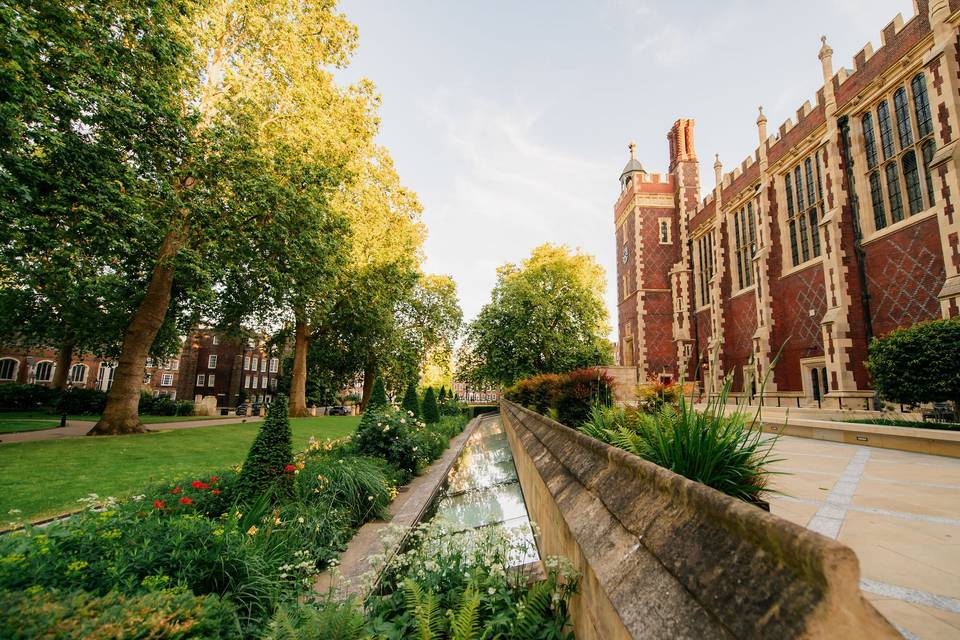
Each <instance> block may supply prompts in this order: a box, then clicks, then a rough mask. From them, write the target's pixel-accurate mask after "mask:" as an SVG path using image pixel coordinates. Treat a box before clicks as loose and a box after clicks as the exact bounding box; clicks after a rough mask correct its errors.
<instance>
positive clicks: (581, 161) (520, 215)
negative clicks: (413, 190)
mask: <svg viewBox="0 0 960 640" xmlns="http://www.w3.org/2000/svg"><path fill="white" fill-rule="evenodd" d="M422 108H423V112H424V113H425V115H426V117H427V118H429V120H430V121H431V124H433V125H435V126H436V127H438V128H439V132H438V134H439V136H438V137H439V138H440V139H441V141H442V143H443V147H444V155H443V158H442V161H443V162H445V163H446V167H445V170H447V171H450V172H451V174H452V178H451V180H450V181H449V184H448V186H447V188H446V189H443V190H440V191H423V190H421V192H420V195H421V198H422V199H423V201H424V204H425V213H424V217H425V221H426V222H427V225H428V227H429V229H430V236H429V238H428V240H427V251H426V253H427V255H428V256H429V258H428V261H427V264H426V268H427V269H428V270H430V271H433V272H437V273H449V274H451V275H453V276H454V278H455V279H456V280H457V283H458V285H459V293H460V297H461V303H462V305H463V307H464V315H465V317H467V318H470V317H473V316H474V315H475V314H476V313H477V312H478V311H479V310H480V307H481V306H482V305H483V304H485V303H486V302H487V301H488V300H489V292H490V290H491V288H492V287H493V285H494V283H495V281H496V267H497V266H499V265H500V264H502V263H503V262H506V261H510V262H516V261H519V260H522V259H523V258H524V257H526V256H527V255H529V253H530V250H531V249H532V248H533V247H535V246H537V245H539V244H542V243H544V242H554V243H564V244H568V245H570V246H574V247H576V246H579V247H581V248H582V249H583V250H584V251H586V252H588V253H592V254H594V255H598V257H601V259H602V257H603V256H606V255H610V254H611V251H612V246H613V239H612V238H613V222H612V216H613V214H612V212H611V207H612V202H613V199H614V198H615V196H616V176H615V175H614V176H612V177H611V171H610V167H609V166H606V165H604V164H599V163H597V162H595V161H592V160H590V159H588V158H586V157H584V156H583V155H581V154H578V153H577V152H576V150H570V149H565V148H563V147H562V146H560V145H558V144H556V143H555V142H554V141H552V140H550V139H548V138H546V137H545V136H544V135H543V134H542V133H541V131H542V130H543V127H542V124H543V117H544V115H545V108H544V107H543V106H542V105H531V104H525V103H522V102H514V103H506V102H503V101H495V100H491V99H489V98H481V97H479V96H478V95H476V94H474V93H473V92H471V91H470V90H469V89H465V88H462V89H458V90H450V89H445V90H442V91H438V92H436V93H435V94H433V95H432V96H431V97H430V98H429V99H428V100H426V101H424V103H423V105H422ZM494 256H495V257H494ZM604 266H605V267H607V268H608V271H609V269H610V268H611V267H612V259H611V264H610V265H607V264H604ZM607 275H608V280H610V279H611V275H610V273H608V274H607ZM614 277H615V276H614ZM612 295H613V294H612V293H611V298H612ZM610 306H611V310H612V308H613V307H612V301H611V304H610Z"/></svg>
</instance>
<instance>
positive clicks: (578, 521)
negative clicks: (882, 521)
mask: <svg viewBox="0 0 960 640" xmlns="http://www.w3.org/2000/svg"><path fill="white" fill-rule="evenodd" d="M501 415H502V417H503V422H504V426H505V427H506V431H507V435H508V437H509V438H510V444H511V447H512V448H513V455H514V460H515V463H516V466H517V472H518V474H519V476H520V483H521V486H522V488H523V492H524V499H525V500H526V503H527V510H528V511H529V513H530V517H531V518H532V519H533V520H534V521H535V522H536V523H537V524H538V525H539V528H540V537H539V540H538V544H539V547H540V553H541V555H543V556H550V555H562V556H565V557H567V558H569V559H570V560H571V561H572V562H573V564H574V566H576V567H577V568H578V569H579V570H580V571H581V572H582V574H583V580H582V583H581V590H580V594H579V595H578V596H576V597H575V598H574V600H573V602H572V611H571V614H572V620H573V624H574V627H575V631H576V635H577V638H578V640H591V639H594V638H596V639H603V640H615V639H619V638H690V639H694V638H696V639H698V640H699V639H702V638H778V639H786V638H844V639H845V640H849V639H851V638H868V637H869V638H871V640H879V639H881V638H899V637H900V635H899V634H898V633H897V632H896V631H895V630H894V628H893V627H892V626H891V625H890V624H889V623H888V622H887V621H886V619H884V618H883V617H882V616H881V615H880V614H879V613H878V612H877V611H876V610H875V609H874V608H873V606H872V605H870V604H869V603H868V602H867V601H866V600H864V599H863V597H862V596H861V594H860V590H859V586H858V580H859V574H860V568H859V564H858V561H857V558H856V555H854V553H853V551H852V550H851V549H849V548H848V547H846V546H844V545H842V544H839V543H837V542H835V541H833V540H829V539H827V538H825V537H823V536H820V535H819V534H816V533H813V532H811V531H807V530H806V529H804V528H802V527H799V526H797V525H794V524H792V523H790V522H787V521H786V520H783V519H781V518H778V517H776V516H773V515H771V514H769V513H766V512H765V511H763V510H761V509H759V508H758V507H754V506H751V505H748V504H745V503H743V502H741V501H739V500H735V499H733V498H730V497H728V496H725V495H723V494H721V493H719V492H717V491H714V490H713V489H710V488H708V487H705V486H703V485H700V484H697V483H695V482H691V481H690V480H687V479H686V478H683V477H681V476H678V475H677V474H675V473H672V472H670V471H667V470H666V469H663V468H661V467H658V466H656V465H654V464H651V463H648V462H646V461H644V460H641V459H640V458H637V457H636V456H633V455H631V454H628V453H626V452H625V451H621V450H619V449H616V448H614V447H610V446H608V445H606V444H604V443H602V442H599V441H597V440H594V439H593V438H589V437H587V436H585V435H583V434H581V433H579V432H577V431H574V430H572V429H568V428H567V427H564V426H563V425H560V424H558V423H557V422H554V421H552V420H550V419H548V418H545V417H543V416H541V415H538V414H536V413H533V412H531V411H528V410H526V409H524V408H522V407H519V406H517V405H515V404H513V403H510V402H507V401H504V402H502V403H501Z"/></svg>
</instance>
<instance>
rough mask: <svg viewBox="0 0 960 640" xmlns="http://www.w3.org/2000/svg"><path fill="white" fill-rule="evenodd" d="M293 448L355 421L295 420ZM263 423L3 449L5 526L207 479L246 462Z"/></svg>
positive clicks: (0, 476) (349, 428)
mask: <svg viewBox="0 0 960 640" xmlns="http://www.w3.org/2000/svg"><path fill="white" fill-rule="evenodd" d="M290 422H291V427H292V429H293V447H294V450H295V451H299V450H301V449H303V448H304V447H305V446H306V444H307V441H308V440H309V439H310V436H315V437H316V438H317V439H318V440H323V439H326V438H337V437H340V436H344V435H347V434H350V433H353V432H354V431H355V430H356V428H357V424H358V423H359V422H360V418H359V417H358V416H345V417H339V416H324V417H318V418H296V419H293V420H291V421H290ZM258 427H259V423H254V424H250V423H246V424H229V425H214V426H210V427H198V428H195V429H183V430H176V431H160V432H155V433H147V434H143V435H132V436H100V437H90V438H86V437H82V438H70V439H63V440H45V441H41V442H18V443H12V444H0V523H6V522H7V521H8V519H10V518H12V516H8V513H9V511H10V510H11V509H20V510H21V511H22V514H20V517H22V518H24V519H25V520H35V519H37V518H42V517H44V516H49V515H54V514H57V513H62V512H64V511H71V510H73V509H76V508H77V506H78V505H77V499H78V498H82V497H84V496H86V495H87V494H88V493H97V494H99V495H101V496H123V495H130V494H133V493H136V492H137V491H138V490H139V489H140V488H141V487H143V486H144V485H145V484H148V483H149V482H151V481H154V480H162V479H164V478H170V477H173V476H178V475H183V474H193V473H196V474H204V473H209V472H211V471H214V470H216V469H221V468H224V467H228V466H230V465H234V464H238V463H240V462H243V459H244V457H245V456H246V453H247V449H248V448H249V446H250V443H251V442H253V437H254V435H256V433H257V429H258Z"/></svg>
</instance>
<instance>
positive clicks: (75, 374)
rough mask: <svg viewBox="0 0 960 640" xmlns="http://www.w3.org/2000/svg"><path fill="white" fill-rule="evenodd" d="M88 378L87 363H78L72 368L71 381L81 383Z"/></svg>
mask: <svg viewBox="0 0 960 640" xmlns="http://www.w3.org/2000/svg"><path fill="white" fill-rule="evenodd" d="M86 380H87V365H85V364H80V363H77V364H75V365H73V366H72V367H71V368H70V382H73V383H80V382H86Z"/></svg>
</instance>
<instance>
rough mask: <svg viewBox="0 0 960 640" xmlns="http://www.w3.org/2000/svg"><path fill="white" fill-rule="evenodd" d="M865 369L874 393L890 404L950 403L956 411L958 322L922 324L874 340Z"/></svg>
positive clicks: (959, 358) (959, 387) (959, 404)
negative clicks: (868, 373)
mask: <svg viewBox="0 0 960 640" xmlns="http://www.w3.org/2000/svg"><path fill="white" fill-rule="evenodd" d="M867 367H868V368H869V370H870V375H871V377H872V378H873V382H874V384H875V385H876V388H877V392H879V393H880V395H881V396H882V397H883V398H885V399H887V400H889V401H891V402H901V403H903V404H909V405H915V404H920V403H922V402H944V401H953V402H954V404H955V406H957V407H960V318H951V319H949V320H933V321H930V322H922V323H920V324H916V325H913V326H912V327H906V328H904V329H896V330H894V331H891V332H890V333H888V334H887V335H886V336H884V337H883V338H877V339H875V340H874V341H873V342H871V343H870V360H869V362H868V363H867Z"/></svg>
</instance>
